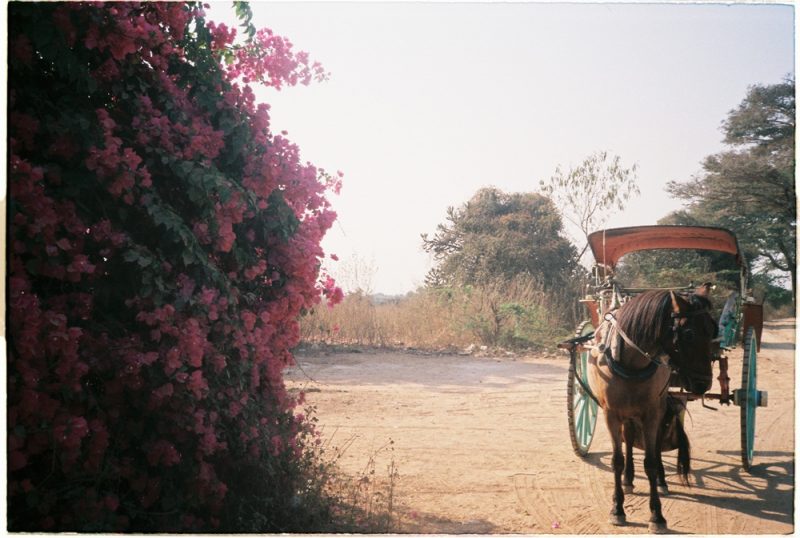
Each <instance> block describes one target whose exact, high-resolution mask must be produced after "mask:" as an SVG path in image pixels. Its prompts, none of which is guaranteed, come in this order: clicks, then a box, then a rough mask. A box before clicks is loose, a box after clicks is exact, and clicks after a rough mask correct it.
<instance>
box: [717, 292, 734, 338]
mask: <svg viewBox="0 0 800 538" xmlns="http://www.w3.org/2000/svg"><path fill="white" fill-rule="evenodd" d="M738 300H739V292H737V291H732V292H731V294H730V295H728V298H727V299H726V300H725V306H723V307H722V314H720V316H719V333H720V334H725V327H726V326H728V325H729V324H730V323H731V322H732V321H733V316H734V315H735V314H736V302H737V301H738Z"/></svg>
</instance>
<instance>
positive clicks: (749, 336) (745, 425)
mask: <svg viewBox="0 0 800 538" xmlns="http://www.w3.org/2000/svg"><path fill="white" fill-rule="evenodd" d="M757 348H758V342H757V341H756V331H755V329H754V328H753V327H748V328H747V332H746V333H745V339H744V362H743V363H742V388H741V389H739V390H738V391H737V395H736V396H737V398H736V400H737V402H736V403H737V404H738V405H739V407H740V408H741V411H740V422H741V429H742V466H743V467H744V468H745V470H749V469H750V467H751V466H752V465H753V447H754V445H755V437H756V407H759V406H766V405H767V393H766V392H765V391H760V390H758V384H757V380H758V377H757V375H756V372H757V371H756V350H757Z"/></svg>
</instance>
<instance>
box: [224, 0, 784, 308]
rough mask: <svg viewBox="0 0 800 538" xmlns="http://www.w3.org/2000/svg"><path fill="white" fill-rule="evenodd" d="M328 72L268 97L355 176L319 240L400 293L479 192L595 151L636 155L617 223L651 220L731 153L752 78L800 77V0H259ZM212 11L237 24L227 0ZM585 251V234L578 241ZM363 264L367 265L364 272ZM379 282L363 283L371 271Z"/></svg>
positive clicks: (377, 286)
mask: <svg viewBox="0 0 800 538" xmlns="http://www.w3.org/2000/svg"><path fill="white" fill-rule="evenodd" d="M251 7H252V10H253V13H254V21H253V22H254V23H255V25H256V26H257V27H268V28H271V29H272V30H273V31H274V32H275V33H277V34H280V35H284V36H286V37H288V38H289V39H290V40H291V41H292V43H294V46H295V48H296V49H298V50H305V51H307V52H309V53H310V55H311V57H312V59H313V60H318V61H320V62H321V63H322V64H323V65H324V66H325V68H326V69H327V70H328V71H329V72H330V73H331V78H330V80H329V81H327V82H323V83H312V84H311V86H308V87H305V86H300V87H295V88H285V89H284V90H281V91H280V92H278V91H275V90H272V89H266V90H263V91H260V90H257V92H256V93H257V95H258V96H259V99H260V100H262V101H265V102H268V103H270V104H271V105H272V128H273V131H274V132H278V131H281V130H284V129H285V130H287V131H288V132H289V138H290V139H292V140H293V141H294V142H296V143H297V144H298V146H299V147H300V150H301V156H302V158H303V159H304V160H308V161H311V162H312V163H314V164H315V165H317V166H319V167H322V168H325V169H326V170H329V171H331V172H334V171H336V170H341V171H342V172H344V185H343V188H342V191H341V194H340V195H339V196H333V198H332V202H333V204H334V207H335V209H336V211H337V212H338V214H339V219H338V221H337V223H336V224H334V227H333V228H332V229H331V231H330V232H329V233H328V236H327V237H326V238H325V240H324V242H323V246H324V248H325V251H326V252H327V253H333V254H336V255H338V257H339V259H340V262H338V263H335V262H331V263H329V269H330V271H331V272H332V273H333V274H334V275H336V274H337V272H339V273H340V280H341V281H342V283H343V284H345V285H348V283H349V284H350V285H352V284H353V283H355V284H356V285H359V286H362V287H366V288H370V289H371V291H374V292H383V293H404V292H407V291H411V290H413V289H415V288H416V287H417V286H419V285H421V284H422V283H423V280H424V277H425V273H426V272H427V271H428V269H429V268H430V267H431V265H432V263H433V260H432V259H431V257H430V256H429V255H428V254H427V253H425V252H424V251H423V250H422V248H421V240H420V234H422V233H431V234H432V233H433V232H434V231H435V229H436V225H437V224H439V223H442V222H444V220H445V215H446V210H447V207H448V206H451V205H452V206H459V205H461V204H463V203H464V202H466V201H467V200H468V199H469V198H470V197H471V196H472V195H473V194H474V193H475V192H476V191H477V190H478V189H480V188H481V187H485V186H495V187H497V188H499V189H501V190H503V191H505V192H524V191H525V192H530V191H536V190H537V189H538V185H539V180H542V179H548V178H549V177H550V176H551V175H552V174H553V172H554V171H555V169H556V167H557V166H559V165H561V166H562V168H569V167H570V166H577V165H578V164H579V163H580V162H581V161H583V159H584V158H585V157H587V156H588V155H590V154H591V153H593V152H595V151H598V150H608V151H610V152H611V153H613V154H616V155H619V156H620V157H621V158H622V161H623V164H625V165H628V166H629V165H631V164H633V163H637V164H638V167H639V171H638V177H639V181H640V189H641V193H642V194H641V196H640V197H638V198H637V199H635V200H633V201H632V202H631V203H630V205H629V207H628V209H627V210H626V211H625V212H624V213H622V214H617V215H613V216H612V217H611V218H610V219H609V221H608V222H607V224H606V226H607V227H613V226H629V225H638V224H655V223H656V221H657V220H658V219H659V218H661V217H663V216H665V215H666V214H667V213H669V212H670V211H672V210H674V209H677V208H678V207H679V203H678V202H677V201H675V200H672V199H670V198H669V197H668V195H667V194H666V192H665V191H664V186H665V185H666V183H667V182H668V181H670V180H686V179H689V178H691V177H692V176H693V175H696V174H697V173H699V172H700V170H701V162H702V160H703V158H704V157H706V156H707V155H710V154H712V153H716V152H718V151H720V150H722V149H724V146H723V144H722V142H721V139H722V134H721V131H720V125H721V122H722V121H723V120H724V119H725V117H726V115H727V113H728V112H729V111H730V110H731V109H732V108H734V107H736V106H737V105H738V104H739V103H740V102H741V101H742V99H743V98H744V96H745V94H746V91H747V88H748V86H750V85H753V84H774V83H778V82H780V81H781V80H782V79H783V77H784V76H785V75H786V74H789V73H794V43H795V40H794V7H793V6H790V5H775V4H771V5H770V4H739V5H726V4H682V5H681V4H605V3H599V4H598V3H593V4H575V3H572V4H553V3H426V2H422V3H379V2H366V3H358V2H349V3H340V2H321V3H310V2H290V3H261V2H252V3H251ZM209 18H211V19H213V20H217V21H220V22H224V21H228V22H229V23H230V22H231V21H234V20H235V18H234V17H233V11H232V8H231V7H230V4H228V3H222V2H220V3H213V4H212V8H211V10H210V11H209ZM580 246H582V245H579V247H580ZM353 266H355V267H356V268H357V269H358V270H359V276H357V277H355V276H354V274H353V273H354V271H353ZM364 275H366V276H364Z"/></svg>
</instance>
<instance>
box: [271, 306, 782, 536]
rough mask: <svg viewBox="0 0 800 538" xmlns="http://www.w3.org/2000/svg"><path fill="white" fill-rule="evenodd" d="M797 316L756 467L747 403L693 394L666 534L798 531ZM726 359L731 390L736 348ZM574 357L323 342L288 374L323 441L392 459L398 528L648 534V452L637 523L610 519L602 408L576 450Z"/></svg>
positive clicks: (380, 463)
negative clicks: (356, 348) (744, 450)
mask: <svg viewBox="0 0 800 538" xmlns="http://www.w3.org/2000/svg"><path fill="white" fill-rule="evenodd" d="M794 323H795V322H794V320H782V321H777V322H771V323H769V324H768V325H767V326H766V327H765V329H764V334H763V340H762V347H761V351H760V353H759V355H758V385H759V389H762V390H767V391H768V392H769V406H768V407H766V408H759V409H758V411H757V416H756V453H755V462H754V468H753V469H752V470H751V472H746V471H744V470H743V469H742V467H741V460H740V426H739V424H740V419H739V408H738V407H734V406H725V407H720V406H719V405H718V404H716V403H712V405H714V406H715V407H720V408H719V409H718V410H711V409H705V408H703V406H702V403H701V402H700V401H696V402H693V403H691V404H690V406H689V413H688V416H687V419H686V428H687V433H688V435H689V438H690V440H691V443H692V457H693V461H692V466H693V472H692V485H691V487H685V486H682V485H681V484H680V482H679V481H678V477H677V476H676V475H675V453H674V452H671V453H667V454H666V455H665V458H664V461H665V466H666V470H667V481H668V483H669V486H670V490H671V493H670V495H669V496H668V497H662V502H663V507H664V515H665V517H666V519H667V522H668V525H669V529H670V531H671V532H675V533H692V534H694V533H698V534H778V533H791V532H793V531H794V439H795V435H794V428H795V422H794V417H795V403H794V395H795V390H794V386H795V384H794V382H795V369H794V357H795V345H794V342H795V325H794ZM730 363H731V364H730V372H729V374H730V377H731V379H732V381H731V388H732V389H736V388H739V387H740V386H741V382H740V380H741V377H740V376H741V374H740V371H741V364H742V351H741V349H740V348H737V349H735V350H734V351H733V352H732V353H731V360H730ZM567 365H568V359H567V357H566V356H564V357H560V356H559V357H555V356H549V357H547V356H532V357H524V358H523V357H517V358H514V357H503V358H486V357H483V358H478V357H468V356H458V355H444V356H437V355H420V354H404V353H372V352H364V353H332V354H324V353H318V354H316V355H314V354H309V355H304V356H300V357H298V366H297V367H293V368H291V369H290V370H289V371H287V383H288V384H289V386H290V387H292V388H295V389H303V390H305V391H306V393H307V401H308V403H310V404H311V405H313V406H315V407H316V409H317V413H316V415H317V417H318V419H319V426H320V427H321V429H322V431H323V437H325V439H326V442H328V443H330V444H331V445H333V446H339V447H346V450H345V451H344V455H343V456H342V457H341V459H340V460H339V463H340V466H341V468H342V469H343V470H344V471H345V472H347V473H348V474H352V475H353V476H360V473H362V472H363V471H364V468H365V464H366V463H367V462H368V460H369V459H370V458H373V459H374V461H375V463H376V466H375V468H376V471H377V472H376V475H377V476H380V474H381V472H382V471H383V470H384V469H386V467H387V466H388V464H389V462H390V461H394V463H395V465H396V466H397V468H398V471H399V478H398V479H397V482H396V484H395V487H394V495H395V502H396V509H395V515H396V516H397V517H398V519H399V528H397V530H398V531H399V532H409V533H447V534H452V533H471V534H484V533H494V534H500V533H522V534H557V533H564V534H614V533H631V534H633V533H647V521H648V519H649V509H648V504H647V500H648V498H647V495H646V490H647V487H646V478H645V477H644V471H643V468H642V465H641V460H642V453H641V452H639V451H638V450H636V451H635V452H634V457H635V458H636V462H637V471H636V490H635V491H634V493H633V494H631V495H628V496H626V499H625V510H626V512H627V515H628V525H627V526H626V527H613V526H611V525H610V524H609V523H608V511H609V509H610V508H611V494H612V480H613V477H612V474H611V471H610V467H609V465H610V462H611V457H610V447H611V444H610V441H609V437H608V433H607V431H606V430H605V424H604V421H603V420H602V415H601V417H600V419H599V420H598V427H597V431H596V434H595V437H594V441H593V443H592V447H591V451H590V454H589V456H588V457H587V458H586V459H581V458H579V457H578V456H576V455H575V454H574V453H573V451H572V448H571V445H570V440H569V433H568V430H567V417H566V405H567V404H566V380H567ZM714 390H715V391H716V390H717V387H716V386H715V388H714ZM390 441H393V444H391V445H389V446H391V450H389V449H388V448H386V447H387V445H388V444H389V443H390Z"/></svg>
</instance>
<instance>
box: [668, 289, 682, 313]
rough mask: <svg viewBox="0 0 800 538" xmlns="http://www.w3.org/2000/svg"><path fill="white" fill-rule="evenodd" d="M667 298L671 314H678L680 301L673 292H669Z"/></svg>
mask: <svg viewBox="0 0 800 538" xmlns="http://www.w3.org/2000/svg"><path fill="white" fill-rule="evenodd" d="M669 298H670V299H671V300H672V313H673V314H680V313H681V304H680V299H678V296H677V295H675V292H674V291H671V290H670V292H669Z"/></svg>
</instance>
